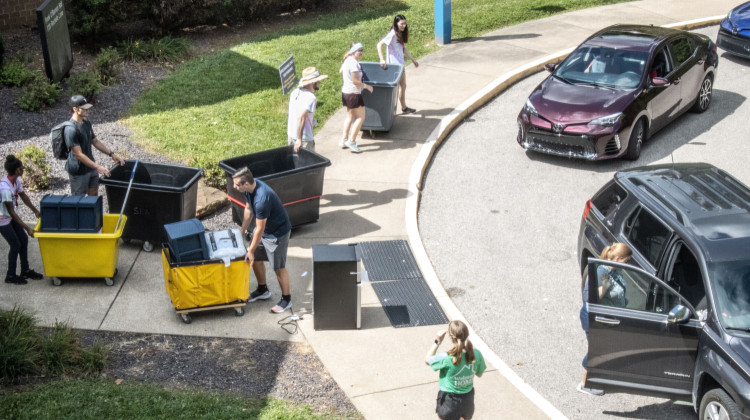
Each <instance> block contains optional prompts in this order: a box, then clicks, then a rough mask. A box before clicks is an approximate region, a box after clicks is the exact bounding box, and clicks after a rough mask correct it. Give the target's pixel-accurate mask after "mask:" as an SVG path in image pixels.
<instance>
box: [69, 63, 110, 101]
mask: <svg viewBox="0 0 750 420" xmlns="http://www.w3.org/2000/svg"><path fill="white" fill-rule="evenodd" d="M102 89H104V85H103V84H102V82H101V81H99V74H98V73H97V72H95V71H91V70H86V71H82V72H78V73H75V74H72V75H70V77H68V92H71V95H83V96H84V97H85V98H86V99H87V100H88V101H89V102H96V98H97V97H98V96H99V93H100V92H101V91H102Z"/></svg>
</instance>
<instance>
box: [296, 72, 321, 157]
mask: <svg viewBox="0 0 750 420" xmlns="http://www.w3.org/2000/svg"><path fill="white" fill-rule="evenodd" d="M327 77H328V76H327V75H325V74H324V75H321V74H320V73H318V69H316V68H315V67H308V68H306V69H304V70H302V79H300V81H299V86H298V87H297V88H296V89H294V90H293V91H292V93H291V94H290V95H289V118H288V120H287V124H286V134H287V136H288V137H289V142H288V144H289V145H290V146H292V145H294V152H295V153H297V152H298V151H299V148H300V147H304V148H305V149H308V150H312V151H314V150H315V140H314V139H313V127H314V126H315V125H317V124H318V122H317V121H316V120H315V108H316V107H317V106H318V99H317V98H316V97H315V91H316V90H318V89H320V82H321V81H322V80H324V79H326V78H327Z"/></svg>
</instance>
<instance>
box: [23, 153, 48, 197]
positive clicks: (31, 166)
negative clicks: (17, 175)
mask: <svg viewBox="0 0 750 420" xmlns="http://www.w3.org/2000/svg"><path fill="white" fill-rule="evenodd" d="M20 157H21V161H22V162H23V169H24V173H23V181H24V184H25V185H24V188H26V189H27V190H29V191H40V190H46V189H47V188H49V185H50V182H49V173H50V167H49V164H48V163H47V155H46V154H45V153H44V150H43V149H42V148H41V147H39V146H36V145H30V146H26V147H24V148H23V149H21V154H20Z"/></svg>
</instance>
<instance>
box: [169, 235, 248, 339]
mask: <svg viewBox="0 0 750 420" xmlns="http://www.w3.org/2000/svg"><path fill="white" fill-rule="evenodd" d="M161 261H162V266H163V268H164V285H165V287H166V289H167V294H168V295H169V298H170V299H171V300H172V305H174V307H175V310H176V311H177V314H179V315H180V317H182V321H183V322H185V323H186V324H189V323H190V322H191V321H192V319H191V318H190V314H191V313H192V312H199V311H208V310H215V309H226V308H233V309H234V311H235V315H236V316H242V315H244V314H245V309H244V308H245V304H246V300H247V298H248V295H249V294H250V264H248V263H247V262H245V259H244V257H236V258H233V259H231V260H228V263H229V264H228V265H227V264H226V263H225V262H224V261H223V260H220V259H214V260H206V261H190V262H176V261H175V260H174V258H173V257H172V255H171V253H170V250H169V247H168V246H166V245H162V254H161Z"/></svg>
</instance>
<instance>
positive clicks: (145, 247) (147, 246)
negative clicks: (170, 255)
mask: <svg viewBox="0 0 750 420" xmlns="http://www.w3.org/2000/svg"><path fill="white" fill-rule="evenodd" d="M143 250H144V251H146V252H151V251H153V250H154V244H152V243H151V242H149V241H143Z"/></svg>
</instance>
